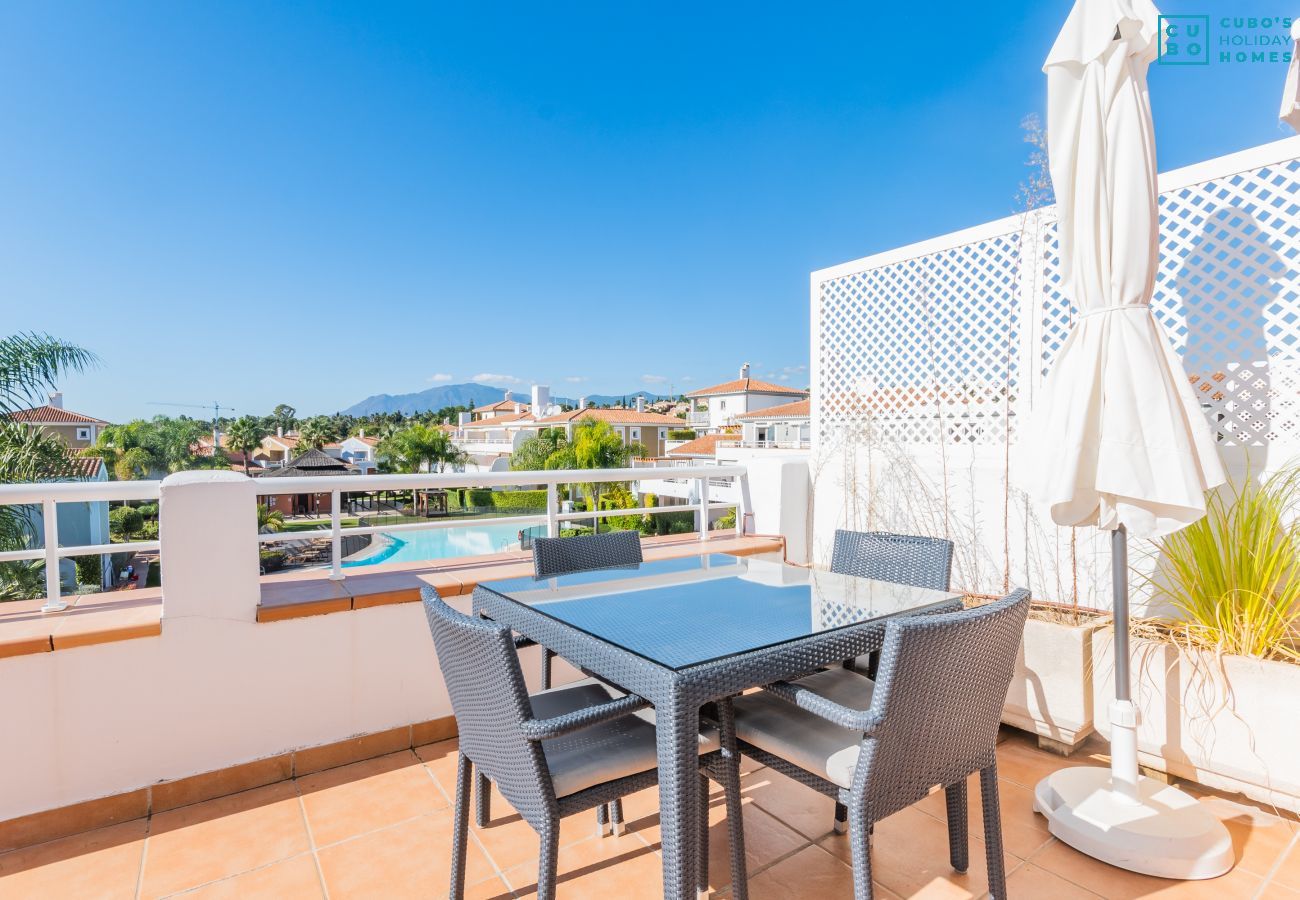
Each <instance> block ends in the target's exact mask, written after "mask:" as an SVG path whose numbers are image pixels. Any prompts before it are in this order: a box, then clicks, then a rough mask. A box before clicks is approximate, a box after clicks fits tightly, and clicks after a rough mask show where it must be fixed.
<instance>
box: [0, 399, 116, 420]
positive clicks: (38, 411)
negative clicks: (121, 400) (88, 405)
mask: <svg viewBox="0 0 1300 900" xmlns="http://www.w3.org/2000/svg"><path fill="white" fill-rule="evenodd" d="M9 418H11V419H13V420H14V421H15V422H36V423H40V424H42V425H74V424H75V425H107V424H109V423H108V422H105V421H104V420H103V419H96V418H95V417H94V416H83V415H82V414H81V413H77V412H73V411H72V410H70V409H60V408H59V407H57V406H50V405H49V404H46V405H44V406H34V407H32V408H31V409H20V410H17V411H15V412H13V413H11V414H10V416H9Z"/></svg>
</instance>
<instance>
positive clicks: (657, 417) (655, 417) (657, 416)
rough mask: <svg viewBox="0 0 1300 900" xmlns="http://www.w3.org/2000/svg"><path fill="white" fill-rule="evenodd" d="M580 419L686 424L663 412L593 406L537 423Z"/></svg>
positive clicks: (642, 423)
mask: <svg viewBox="0 0 1300 900" xmlns="http://www.w3.org/2000/svg"><path fill="white" fill-rule="evenodd" d="M580 419H597V420H599V421H602V422H608V423H609V424H611V425H675V426H677V427H679V428H680V427H684V426H685V424H686V423H685V422H683V421H682V420H681V419H679V418H677V417H676V416H665V415H663V414H662V413H655V412H637V411H636V410H635V409H592V408H591V407H588V408H587V409H571V410H569V411H568V412H562V413H558V414H556V415H554V416H547V417H545V418H543V419H538V420H537V424H538V425H561V424H563V423H565V422H575V421H578V420H580Z"/></svg>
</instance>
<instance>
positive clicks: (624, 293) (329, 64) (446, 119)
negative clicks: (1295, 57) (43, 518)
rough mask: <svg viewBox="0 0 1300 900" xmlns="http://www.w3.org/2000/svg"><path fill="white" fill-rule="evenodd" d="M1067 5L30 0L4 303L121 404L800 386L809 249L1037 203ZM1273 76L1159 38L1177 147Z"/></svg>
mask: <svg viewBox="0 0 1300 900" xmlns="http://www.w3.org/2000/svg"><path fill="white" fill-rule="evenodd" d="M1069 6H1070V4H1069V3H1068V2H1067V0H1048V2H1045V0H1024V2H1018V3H1010V2H991V0H986V2H981V3H971V2H960V3H958V2H951V3H948V2H932V3H929V4H907V3H904V4H877V3H869V2H858V3H855V4H851V5H832V4H795V3H786V4H781V5H760V4H752V3H750V4H740V3H713V4H703V3H691V4H681V5H677V4H666V3H663V2H656V3H599V4H590V5H578V4H570V3H559V4H554V3H547V4H541V3H527V4H510V3H492V4H487V3H457V4H446V5H439V4H434V3H422V4H412V5H410V6H397V5H380V4H376V3H335V4H324V3H274V4H271V3H236V2H221V3H215V2H209V3H180V4H178V3H157V4H140V3H130V2H123V3H96V4H85V5H82V4H66V3H58V2H24V3H7V4H5V5H4V7H3V8H2V9H0V122H3V123H4V124H3V129H0V309H2V310H3V316H2V317H0V321H2V322H3V325H2V326H0V330H3V331H4V332H13V331H16V330H26V329H35V330H41V331H48V332H51V333H53V334H56V335H58V336H60V337H64V338H67V339H70V340H74V341H77V342H79V343H81V344H83V345H85V346H87V347H89V348H91V349H93V350H95V351H96V352H98V353H99V354H100V355H101V356H102V357H103V360H104V364H103V366H102V368H100V369H99V370H98V371H96V372H94V373H93V374H91V375H88V376H85V377H77V378H71V379H69V380H68V382H67V383H66V385H64V387H65V391H66V394H67V398H66V402H67V404H68V405H69V406H70V407H71V408H73V409H77V410H79V411H84V412H87V413H92V414H97V415H100V416H103V417H106V418H110V419H114V420H124V419H127V418H129V417H133V416H140V415H151V414H153V413H156V412H159V411H162V410H161V408H158V407H151V406H148V405H146V401H151V400H160V401H178V402H195V403H198V402H208V401H211V400H220V401H222V402H223V403H225V404H229V405H233V406H235V407H237V408H238V409H240V410H241V411H251V412H265V411H269V409H270V408H271V407H272V406H273V405H275V404H276V403H280V402H287V403H290V404H292V405H293V406H295V407H297V408H298V410H299V411H300V412H306V413H314V412H331V411H334V410H336V409H341V408H343V407H346V406H348V405H350V404H351V403H353V402H355V401H357V400H359V399H361V398H362V397H365V396H367V395H369V394H372V393H379V392H388V393H401V392H407V391H415V390H421V389H423V388H425V387H428V386H429V385H430V384H432V383H435V381H434V379H437V378H439V377H440V376H451V378H452V379H454V380H455V381H466V380H470V379H471V378H473V377H474V376H476V375H484V374H492V375H496V376H509V377H511V378H515V379H519V380H520V382H521V383H527V382H530V381H532V380H540V381H543V382H548V383H550V384H551V385H552V389H553V390H554V391H555V392H557V393H562V394H569V395H576V394H579V393H597V392H620V393H621V392H625V391H631V390H635V389H637V388H639V387H649V388H651V389H657V390H667V385H668V384H669V383H671V384H672V385H673V386H674V387H675V389H677V390H682V389H684V388H685V389H689V387H690V386H691V385H692V384H693V385H697V386H698V385H702V384H707V383H711V382H712V381H716V380H723V379H725V378H730V377H734V372H735V370H736V368H737V366H738V365H739V364H740V363H741V362H743V361H745V360H748V361H750V362H752V363H754V364H755V374H757V375H766V374H767V373H776V374H777V375H778V376H779V375H781V374H787V375H789V377H790V379H791V380H792V382H795V383H801V386H802V383H806V379H807V375H806V372H805V370H804V369H802V368H800V367H803V366H805V365H806V363H807V362H808V273H809V271H810V270H813V269H816V268H820V267H823V266H827V265H831V264H834V263H837V262H842V261H845V260H848V259H852V258H856V257H859V256H864V255H866V254H869V253H873V252H876V251H880V250H884V249H888V248H890V247H894V246H898V245H900V244H903V243H908V242H911V241H914V240H920V239H924V238H927V237H932V236H935V235H939V234H942V233H945V232H948V231H951V230H954V229H957V228H961V227H965V226H969V225H974V224H978V223H979V222H982V221H986V220H988V219H991V218H996V217H998V216H1001V215H1005V214H1007V213H1009V212H1011V211H1012V207H1013V203H1014V199H1013V198H1014V194H1015V191H1016V186H1017V184H1018V182H1019V181H1020V180H1021V179H1022V177H1023V172H1022V163H1023V159H1024V157H1025V148H1024V146H1023V144H1022V143H1021V135H1020V132H1019V130H1018V123H1019V122H1020V120H1021V118H1022V117H1023V116H1024V115H1026V114H1027V113H1031V112H1036V111H1037V112H1041V111H1042V107H1043V104H1044V94H1045V87H1044V79H1043V76H1042V74H1041V73H1040V66H1041V63H1042V59H1043V57H1044V56H1045V55H1046V53H1047V50H1048V48H1049V47H1050V45H1051V43H1052V40H1053V38H1054V37H1055V34H1056V31H1057V29H1058V28H1059V25H1060V23H1061V21H1063V19H1064V17H1065V15H1066V13H1067V12H1068V10H1069ZM1163 11H1164V12H1166V13H1198V14H1199V13H1203V14H1208V15H1211V16H1214V17H1217V16H1221V15H1224V14H1228V13H1231V14H1234V15H1248V14H1250V13H1258V14H1275V13H1277V12H1278V11H1279V10H1278V9H1277V4H1275V3H1270V2H1263V0H1258V2H1257V0H1199V2H1194V0H1188V2H1186V3H1184V2H1178V3H1174V2H1169V3H1166V4H1165V5H1164V7H1163ZM1282 11H1285V10H1282ZM1283 77H1284V66H1283V65H1281V64H1275V65H1267V64H1265V65H1250V64H1246V65H1223V64H1215V65H1211V66H1208V67H1205V68H1185V69H1174V68H1170V67H1159V66H1157V67H1153V68H1152V78H1151V89H1152V96H1153V102H1154V107H1155V115H1156V125H1157V132H1158V135H1157V139H1158V145H1159V152H1160V164H1161V168H1162V169H1168V168H1174V167H1177V166H1181V165H1185V164H1188V163H1192V162H1196V161H1199V160H1202V159H1207V158H1211V157H1214V156H1218V155H1221V154H1223V153H1227V152H1231V151H1234V150H1239V149H1242V148H1245V147H1249V146H1252V145H1255V144H1259V143H1263V142H1267V141H1270V140H1275V139H1279V138H1281V137H1284V136H1286V134H1287V132H1283V131H1282V130H1281V129H1279V127H1278V126H1277V123H1276V114H1277V106H1278V101H1279V96H1280V90H1281V85H1282V80H1283ZM570 379H585V380H583V381H572V380H570ZM659 379H663V380H662V381H660V380H659ZM688 379H690V380H688ZM496 383H498V384H506V383H507V382H505V381H503V380H502V379H501V378H500V377H498V378H497V380H496Z"/></svg>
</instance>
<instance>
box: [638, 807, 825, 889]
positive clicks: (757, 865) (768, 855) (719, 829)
mask: <svg viewBox="0 0 1300 900" xmlns="http://www.w3.org/2000/svg"><path fill="white" fill-rule="evenodd" d="M743 812H744V819H745V870H746V871H747V872H751V873H752V872H757V871H759V870H760V869H761V868H763V867H764V866H766V865H768V864H769V863H772V862H773V861H775V860H778V859H780V858H781V857H783V856H786V855H788V854H790V853H793V852H794V851H795V850H798V849H799V848H801V847H804V846H806V845H807V844H808V839H807V838H805V837H804V836H803V835H801V834H799V833H798V832H797V831H794V830H793V829H791V828H788V827H786V826H785V825H783V824H781V822H779V821H778V820H777V819H776V818H774V817H773V816H771V815H769V814H768V813H766V812H764V811H763V810H761V809H759V807H758V806H757V805H756V804H754V803H752V802H750V803H745V804H744V805H743ZM656 830H657V829H656ZM656 846H658V845H656ZM730 883H731V831H730V829H729V827H728V825H727V809H726V804H725V803H724V802H723V800H722V798H721V797H718V798H716V799H715V800H714V801H713V803H712V804H710V806H709V884H710V885H711V886H712V887H713V888H715V889H718V888H722V887H724V886H726V885H729V884H730Z"/></svg>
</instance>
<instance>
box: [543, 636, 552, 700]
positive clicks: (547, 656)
mask: <svg viewBox="0 0 1300 900" xmlns="http://www.w3.org/2000/svg"><path fill="white" fill-rule="evenodd" d="M554 656H555V654H554V653H552V652H551V651H550V650H547V649H546V648H545V647H543V648H542V690H544V691H549V690H550V689H551V658H552V657H554Z"/></svg>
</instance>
